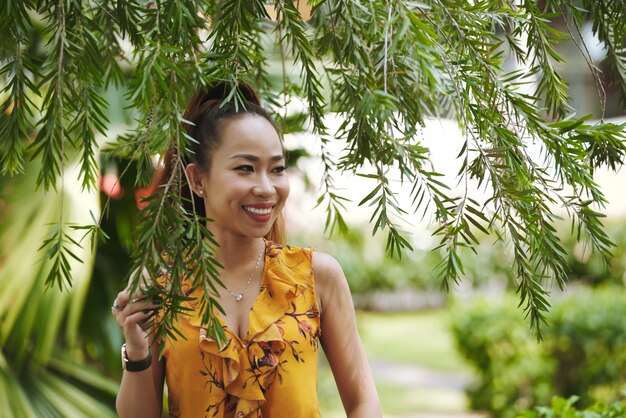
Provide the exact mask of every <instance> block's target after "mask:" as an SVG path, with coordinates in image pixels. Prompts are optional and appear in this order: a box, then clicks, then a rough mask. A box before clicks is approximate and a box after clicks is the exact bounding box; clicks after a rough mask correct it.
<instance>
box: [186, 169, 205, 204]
mask: <svg viewBox="0 0 626 418" xmlns="http://www.w3.org/2000/svg"><path fill="white" fill-rule="evenodd" d="M185 173H186V174H187V179H188V180H189V185H190V186H191V190H193V192H194V193H195V194H197V195H198V196H200V197H204V194H205V193H206V190H204V185H203V184H202V182H203V179H202V173H201V172H200V167H199V166H198V164H195V163H191V164H187V167H185Z"/></svg>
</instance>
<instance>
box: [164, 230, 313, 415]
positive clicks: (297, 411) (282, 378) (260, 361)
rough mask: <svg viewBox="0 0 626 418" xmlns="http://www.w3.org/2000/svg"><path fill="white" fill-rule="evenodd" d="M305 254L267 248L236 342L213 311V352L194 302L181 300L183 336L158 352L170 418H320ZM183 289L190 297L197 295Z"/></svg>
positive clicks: (296, 249) (309, 278)
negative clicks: (217, 326)
mask: <svg viewBox="0 0 626 418" xmlns="http://www.w3.org/2000/svg"><path fill="white" fill-rule="evenodd" d="M311 256H312V250H310V249H305V248H299V247H294V246H282V245H277V244H274V243H271V242H268V243H267V245H266V252H265V267H264V271H263V279H262V284H261V292H260V294H259V296H258V297H257V299H256V300H255V301H254V304H253V306H252V309H251V310H250V314H249V315H250V316H249V326H248V333H247V335H246V338H245V339H243V340H240V338H239V337H238V335H237V334H236V333H235V332H233V331H232V330H230V329H229V328H228V327H227V326H226V325H225V324H224V322H223V320H222V319H221V318H220V317H219V315H218V314H217V312H216V313H215V314H216V315H217V317H218V320H219V321H220V323H221V325H222V327H223V328H224V334H225V335H226V340H227V342H226V344H225V345H224V346H223V347H221V348H220V347H218V344H217V342H216V341H215V340H214V339H212V338H211V337H209V336H207V332H206V329H205V328H203V327H202V324H201V312H200V309H199V306H200V300H199V299H196V300H194V301H189V302H185V303H184V305H186V307H189V308H191V309H192V310H193V311H192V312H191V315H189V316H181V317H180V320H179V324H178V327H179V329H180V331H181V332H182V333H183V334H184V335H185V337H186V338H187V339H186V340H185V339H182V338H178V339H177V341H173V340H170V339H168V340H167V341H166V343H165V350H164V353H163V357H164V359H165V377H166V384H167V388H168V402H169V413H170V417H180V418H197V417H217V418H231V417H234V418H243V417H246V418H248V417H256V418H260V417H287V416H288V417H301V418H309V417H320V412H319V402H318V398H317V349H318V342H319V337H320V315H319V310H318V307H317V302H316V298H315V286H314V276H313V270H312V267H311ZM187 286H188V287H187V288H186V289H187V292H188V293H189V294H190V295H192V296H196V297H198V295H201V294H202V293H201V290H200V291H199V289H190V288H189V285H187ZM183 287H185V283H183Z"/></svg>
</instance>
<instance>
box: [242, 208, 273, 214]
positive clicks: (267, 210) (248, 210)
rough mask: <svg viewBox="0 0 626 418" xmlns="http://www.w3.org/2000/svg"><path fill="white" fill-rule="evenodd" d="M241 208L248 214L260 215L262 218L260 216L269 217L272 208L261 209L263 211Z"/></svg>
mask: <svg viewBox="0 0 626 418" xmlns="http://www.w3.org/2000/svg"><path fill="white" fill-rule="evenodd" d="M242 207H243V209H244V210H245V211H246V212H250V213H251V214H253V215H261V216H262V215H269V214H270V213H272V208H271V207H269V208H263V209H257V208H252V207H249V206H242Z"/></svg>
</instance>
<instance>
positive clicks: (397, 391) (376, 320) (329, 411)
mask: <svg viewBox="0 0 626 418" xmlns="http://www.w3.org/2000/svg"><path fill="white" fill-rule="evenodd" d="M357 321H358V325H359V332H360V334H361V338H362V340H363V344H364V345H365V350H366V351H367V355H368V357H369V359H370V360H382V361H387V362H393V363H400V364H407V365H411V366H421V367H428V368H431V369H434V370H439V371H443V372H449V373H458V374H462V375H470V374H471V371H470V369H469V367H468V366H467V365H466V364H465V363H464V362H463V360H462V358H461V357H460V356H459V354H458V353H457V352H456V350H455V347H454V342H453V340H452V335H451V333H450V331H449V323H448V321H449V314H448V312H447V311H445V310H437V311H429V312H415V313H394V314H388V313H379V312H359V313H358V316H357ZM376 387H377V389H378V394H379V396H380V399H381V403H382V406H383V411H384V413H385V415H395V416H403V415H409V414H411V413H417V412H421V413H423V412H434V413H460V412H464V411H467V399H466V397H465V395H464V394H463V392H461V391H459V390H455V389H446V388H435V387H433V388H428V387H423V386H422V387H410V386H404V385H402V384H393V382H388V381H385V382H381V381H377V382H376ZM319 398H320V402H321V406H322V416H324V417H325V418H326V417H329V418H335V417H342V416H345V414H344V413H343V408H342V406H341V400H340V398H339V394H338V393H337V389H336V387H335V383H334V380H333V377H332V373H331V371H330V369H329V367H328V363H327V362H326V360H325V358H324V357H323V356H320V373H319Z"/></svg>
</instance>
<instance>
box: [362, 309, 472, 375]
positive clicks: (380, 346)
mask: <svg viewBox="0 0 626 418" xmlns="http://www.w3.org/2000/svg"><path fill="white" fill-rule="evenodd" d="M357 321H358V325H359V333H360V334H361V339H362V340H363V344H364V345H365V350H366V351H367V355H368V357H369V358H370V359H381V360H388V361H393V362H398V363H406V364H412V365H417V366H425V367H430V368H432V369H436V370H441V371H446V372H454V373H463V374H470V373H471V371H470V368H469V367H468V365H467V364H466V363H465V362H464V361H463V359H462V358H461V356H460V355H459V354H458V353H457V351H456V348H455V347H454V341H453V339H452V334H451V332H450V323H449V321H450V315H449V313H448V311H446V310H445V309H441V310H434V311H426V312H410V313H380V312H359V313H358V316H357Z"/></svg>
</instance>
